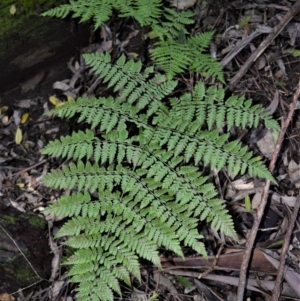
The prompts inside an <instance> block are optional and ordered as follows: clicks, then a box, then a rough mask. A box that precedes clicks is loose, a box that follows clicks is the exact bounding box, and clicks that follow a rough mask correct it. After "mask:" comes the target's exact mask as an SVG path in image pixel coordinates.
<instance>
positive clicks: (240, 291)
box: [237, 1, 300, 301]
mask: <svg viewBox="0 0 300 301" xmlns="http://www.w3.org/2000/svg"><path fill="white" fill-rule="evenodd" d="M298 2H299V4H300V1H298ZM298 2H297V3H298ZM299 95H300V80H299V83H298V86H297V89H296V92H295V93H294V96H293V102H292V103H291V104H290V105H289V113H288V116H287V118H286V120H285V121H282V126H281V127H282V128H281V132H280V133H279V137H278V140H277V142H276V145H275V149H274V152H273V154H272V158H271V161H270V165H269V170H270V172H273V171H274V168H275V163H276V160H277V158H278V154H279V152H280V148H281V145H282V142H283V139H284V136H285V133H286V130H287V128H288V126H289V124H290V122H291V120H292V117H293V115H294V111H295V107H296V105H297V101H298V97H299ZM269 188H270V180H266V183H265V186H264V189H263V192H262V197H261V203H260V205H259V206H258V208H257V212H256V214H254V223H253V227H252V229H251V231H250V234H249V237H248V240H247V243H246V249H245V253H244V257H243V262H242V265H241V271H240V279H239V286H238V292H237V301H243V297H244V291H245V287H246V277H247V270H248V265H249V261H250V257H251V255H252V250H253V245H254V241H255V238H256V235H257V231H258V228H259V225H260V222H261V219H262V217H263V214H264V210H265V207H266V204H267V201H268V194H269Z"/></svg>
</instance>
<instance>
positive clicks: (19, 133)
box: [15, 127, 22, 144]
mask: <svg viewBox="0 0 300 301" xmlns="http://www.w3.org/2000/svg"><path fill="white" fill-rule="evenodd" d="M21 141H22V131H21V129H20V128H19V127H18V128H17V130H16V135H15V142H16V144H20V143H21Z"/></svg>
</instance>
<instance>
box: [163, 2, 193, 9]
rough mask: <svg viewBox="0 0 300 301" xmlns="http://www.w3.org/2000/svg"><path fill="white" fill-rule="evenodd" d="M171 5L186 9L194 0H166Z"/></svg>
mask: <svg viewBox="0 0 300 301" xmlns="http://www.w3.org/2000/svg"><path fill="white" fill-rule="evenodd" d="M168 1H169V2H170V4H171V6H174V7H177V8H178V9H186V8H189V7H191V6H193V5H194V4H195V3H196V0H168Z"/></svg>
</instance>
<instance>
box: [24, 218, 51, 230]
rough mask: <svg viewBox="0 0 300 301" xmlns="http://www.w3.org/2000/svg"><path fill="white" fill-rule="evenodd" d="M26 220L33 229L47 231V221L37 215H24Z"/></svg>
mask: <svg viewBox="0 0 300 301" xmlns="http://www.w3.org/2000/svg"><path fill="white" fill-rule="evenodd" d="M24 218H25V219H27V220H28V222H29V224H30V225H32V226H33V227H36V228H40V229H45V227H46V221H45V220H44V219H43V218H41V217H39V216H37V215H24Z"/></svg>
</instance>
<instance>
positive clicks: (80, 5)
mask: <svg viewBox="0 0 300 301" xmlns="http://www.w3.org/2000/svg"><path fill="white" fill-rule="evenodd" d="M112 8H113V7H112V1H110V0H101V1H85V0H76V1H75V0H72V1H70V4H62V5H60V6H58V7H55V8H53V9H50V10H48V11H46V12H44V13H43V14H42V16H48V17H58V18H65V17H66V16H67V15H68V14H69V13H70V12H72V13H73V14H72V17H73V18H79V19H80V22H85V21H88V20H94V23H95V29H97V28H98V27H99V26H101V25H102V24H103V23H104V22H106V21H107V20H108V19H109V18H110V16H111V14H112Z"/></svg>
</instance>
